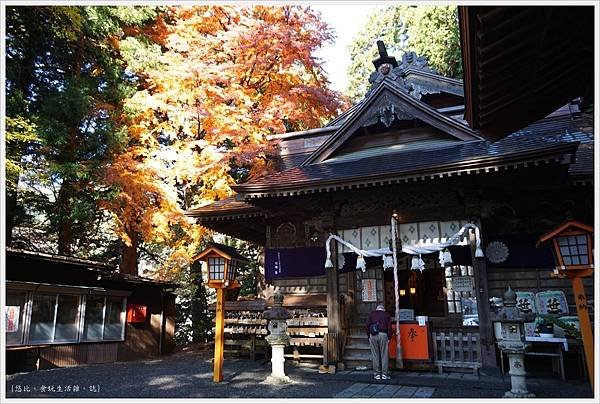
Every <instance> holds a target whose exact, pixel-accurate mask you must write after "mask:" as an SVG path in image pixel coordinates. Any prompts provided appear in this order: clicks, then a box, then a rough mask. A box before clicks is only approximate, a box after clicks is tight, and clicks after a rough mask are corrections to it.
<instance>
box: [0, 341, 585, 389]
mask: <svg viewBox="0 0 600 404" xmlns="http://www.w3.org/2000/svg"><path fill="white" fill-rule="evenodd" d="M286 372H287V374H288V375H289V376H290V377H291V379H292V380H293V382H292V383H291V384H287V385H283V386H273V385H269V384H267V383H265V382H264V380H265V379H266V377H267V376H268V375H269V374H270V362H267V361H264V360H257V361H254V362H252V361H250V360H248V359H230V358H226V359H225V366H224V381H223V382H222V383H219V384H216V383H213V382H212V363H211V361H210V359H208V358H206V355H204V356H202V355H198V354H196V353H193V352H186V353H179V354H174V355H170V356H166V357H164V358H161V359H157V360H149V361H138V362H121V363H110V364H99V365H88V366H80V367H75V368H62V369H51V370H43V371H38V372H30V373H19V374H14V375H8V376H7V377H6V394H7V397H12V398H28V397H49V398H59V397H71V398H75V397H86V398H186V397H190V398H216V397H227V398H330V397H333V396H335V395H336V394H337V393H339V392H341V391H342V390H344V389H346V388H348V387H349V386H351V385H352V384H354V383H358V382H364V383H373V380H372V378H371V373H370V372H369V371H362V372H361V371H351V370H346V371H341V372H338V373H336V374H335V375H330V374H319V373H318V372H317V365H316V364H300V365H294V364H293V363H291V362H289V361H288V362H286ZM469 376H470V375H469ZM386 383H387V384H401V385H409V386H429V387H434V388H435V391H434V393H433V397H438V398H441V397H446V398H452V397H457V398H458V397H488V398H496V397H497V398H500V397H502V395H503V394H504V392H505V391H506V390H507V389H509V388H510V383H509V379H508V378H505V379H502V378H501V377H497V376H482V377H481V378H480V379H478V380H477V379H473V377H472V376H471V377H467V376H466V375H465V377H464V378H455V377H453V375H452V374H450V375H444V376H439V375H437V374H436V373H416V372H394V373H393V378H392V380H390V381H386ZM25 386H28V388H29V392H25V391H23V390H24V389H25ZM48 386H50V388H51V389H53V391H43V390H46V388H47V387H48ZM59 386H60V388H59ZM528 386H529V389H530V391H532V392H533V393H535V394H536V395H537V396H538V397H548V398H549V397H556V398H558V397H573V398H580V397H591V390H590V388H589V385H588V384H587V383H585V382H583V381H569V382H562V381H561V380H560V379H557V378H549V379H528ZM42 387H43V388H42ZM76 387H78V390H79V391H78V392H75V391H73V390H74V388H76ZM59 389H60V390H61V391H58V390H59Z"/></svg>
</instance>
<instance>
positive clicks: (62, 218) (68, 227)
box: [56, 180, 74, 255]
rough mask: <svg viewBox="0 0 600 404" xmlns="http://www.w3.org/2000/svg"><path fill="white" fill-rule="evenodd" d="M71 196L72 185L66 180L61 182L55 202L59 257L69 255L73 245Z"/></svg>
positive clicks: (72, 192)
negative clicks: (56, 207)
mask: <svg viewBox="0 0 600 404" xmlns="http://www.w3.org/2000/svg"><path fill="white" fill-rule="evenodd" d="M73 195H74V189H73V184H72V183H71V182H70V181H68V180H65V181H63V183H62V185H61V187H60V192H59V193H58V200H57V201H56V204H57V206H58V253H59V254H61V255H69V254H71V246H72V245H73V219H72V218H71V213H72V208H71V204H72V201H71V199H72V197H73Z"/></svg>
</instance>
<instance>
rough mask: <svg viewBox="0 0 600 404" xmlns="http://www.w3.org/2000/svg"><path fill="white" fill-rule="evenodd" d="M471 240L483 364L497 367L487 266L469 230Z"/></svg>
mask: <svg viewBox="0 0 600 404" xmlns="http://www.w3.org/2000/svg"><path fill="white" fill-rule="evenodd" d="M477 226H480V224H479V223H477ZM480 230H481V227H480ZM480 233H481V232H480ZM469 242H470V244H471V260H472V262H473V275H474V278H475V296H476V297H477V311H478V313H479V339H480V349H481V366H482V367H484V368H486V367H487V368H490V367H494V368H496V367H498V365H497V363H496V349H495V345H494V330H493V328H492V322H491V320H490V302H489V300H490V299H489V294H488V280H487V267H486V265H485V257H476V256H475V248H476V243H475V234H474V232H472V231H470V232H469ZM481 248H482V249H483V241H482V243H481Z"/></svg>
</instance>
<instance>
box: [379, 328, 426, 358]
mask: <svg viewBox="0 0 600 404" xmlns="http://www.w3.org/2000/svg"><path fill="white" fill-rule="evenodd" d="M392 330H393V331H395V330H396V324H392ZM400 343H401V344H402V359H415V360H428V359H429V330H428V329H427V324H426V325H423V326H420V325H419V324H417V323H409V324H400ZM388 351H389V356H390V358H395V357H396V335H392V339H391V340H390V341H389V343H388Z"/></svg>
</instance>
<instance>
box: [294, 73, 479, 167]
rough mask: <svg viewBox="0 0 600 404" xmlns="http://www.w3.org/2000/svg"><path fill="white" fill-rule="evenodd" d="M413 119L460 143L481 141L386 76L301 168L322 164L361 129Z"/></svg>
mask: <svg viewBox="0 0 600 404" xmlns="http://www.w3.org/2000/svg"><path fill="white" fill-rule="evenodd" d="M413 119H418V120H421V121H423V122H425V123H426V124H429V125H431V126H432V127H434V128H437V129H439V130H441V131H442V132H444V133H447V134H449V135H451V136H454V137H455V138H457V139H459V140H481V137H479V135H477V134H476V133H475V132H473V131H472V130H471V129H470V128H469V127H468V126H466V125H463V124H462V123H461V122H459V121H457V120H455V119H453V118H450V117H447V116H445V115H443V114H442V113H440V112H438V111H437V110H436V109H434V108H432V107H430V106H429V105H427V104H425V103H423V102H421V101H419V100H418V99H416V98H415V97H412V96H411V95H410V94H409V90H408V89H407V88H405V87H400V86H398V85H397V84H396V83H395V81H394V79H393V78H392V77H385V78H384V79H383V81H382V82H381V83H380V84H379V86H378V87H377V88H376V89H375V90H374V91H373V92H372V93H371V94H370V95H369V96H368V97H367V98H366V99H365V100H364V101H363V103H362V105H361V106H360V107H359V108H358V109H357V110H356V111H355V112H354V113H353V114H352V116H351V117H349V118H348V119H347V120H346V122H344V123H343V124H342V125H341V126H340V127H339V129H338V130H337V131H336V132H335V133H334V134H333V135H332V136H331V138H330V139H328V140H327V141H326V142H325V143H323V145H321V147H319V148H318V149H317V150H316V151H315V152H314V153H313V154H312V155H311V156H309V157H308V158H307V159H306V160H305V161H304V162H302V164H301V166H307V165H309V164H315V163H320V162H323V161H324V160H326V159H327V158H329V157H330V156H331V155H332V154H333V153H334V152H335V151H336V150H337V149H339V148H340V147H341V146H342V145H343V144H344V143H345V142H346V141H347V140H348V139H349V138H350V137H351V136H352V135H353V134H354V133H356V131H357V130H358V129H360V128H364V127H367V126H370V125H374V124H376V123H378V122H381V123H383V124H384V125H385V126H386V127H389V126H390V125H391V124H392V123H393V122H394V121H395V120H400V121H401V120H413Z"/></svg>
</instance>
